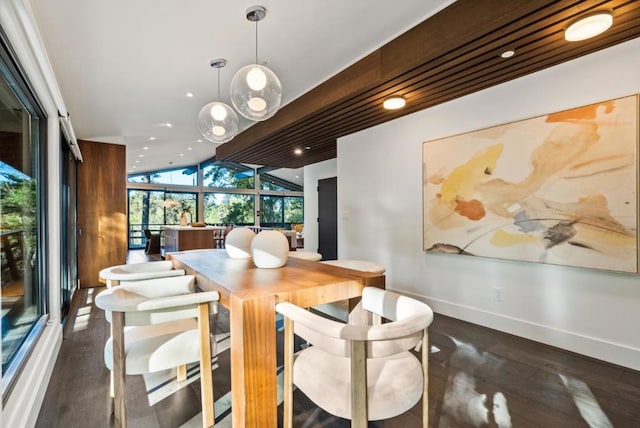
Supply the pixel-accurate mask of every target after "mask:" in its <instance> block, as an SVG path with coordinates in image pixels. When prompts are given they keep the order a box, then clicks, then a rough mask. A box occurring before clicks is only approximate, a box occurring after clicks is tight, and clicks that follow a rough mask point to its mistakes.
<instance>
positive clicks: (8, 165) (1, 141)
mask: <svg viewBox="0 0 640 428" xmlns="http://www.w3.org/2000/svg"><path fill="white" fill-rule="evenodd" d="M21 76H22V74H21V73H20V72H19V70H18V68H17V67H16V65H15V63H14V62H13V59H12V56H11V54H10V52H9V50H8V49H7V48H6V45H4V44H2V43H0V202H1V205H0V227H1V234H2V236H1V238H2V239H1V240H2V251H1V259H2V274H1V278H2V280H1V282H2V295H1V296H2V297H1V309H2V390H3V397H7V396H8V393H9V392H10V390H11V387H12V384H13V381H14V380H15V378H16V375H17V374H18V373H19V370H20V367H21V365H22V364H23V363H24V361H25V360H26V356H27V355H28V352H29V350H30V349H31V347H32V346H33V345H34V343H35V341H36V340H37V337H38V335H39V333H40V331H41V329H42V328H43V326H44V324H45V322H46V313H47V308H46V299H45V296H46V294H45V290H46V288H45V287H46V284H45V278H46V275H45V272H46V268H45V264H44V259H45V258H44V251H43V248H45V245H44V244H45V240H44V237H45V223H44V212H45V208H46V207H45V204H44V201H45V195H46V193H45V188H44V180H43V177H44V176H45V175H44V172H45V171H44V169H43V167H42V165H44V164H45V156H44V153H45V152H44V147H45V128H44V123H45V120H44V119H45V118H44V114H43V113H42V112H41V110H40V109H39V108H38V105H37V102H36V100H35V99H34V98H33V97H32V95H31V92H30V91H29V90H28V87H27V84H26V82H24V80H22V77H21Z"/></svg>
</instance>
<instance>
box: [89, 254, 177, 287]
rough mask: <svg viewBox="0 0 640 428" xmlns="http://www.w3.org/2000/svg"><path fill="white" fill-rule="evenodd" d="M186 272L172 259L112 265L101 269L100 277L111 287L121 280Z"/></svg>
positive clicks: (151, 277) (161, 276)
mask: <svg viewBox="0 0 640 428" xmlns="http://www.w3.org/2000/svg"><path fill="white" fill-rule="evenodd" d="M184 274H185V271H184V270H183V269H174V268H173V263H172V262H171V261H170V260H163V261H157V262H144V263H132V264H126V265H117V266H110V267H107V268H104V269H102V270H101V271H100V278H102V279H103V280H104V281H105V282H106V284H107V287H109V288H111V287H113V286H116V285H118V284H119V283H120V282H121V281H140V280H144V279H153V278H164V277H169V276H180V275H184Z"/></svg>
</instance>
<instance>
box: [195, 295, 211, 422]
mask: <svg viewBox="0 0 640 428" xmlns="http://www.w3.org/2000/svg"><path fill="white" fill-rule="evenodd" d="M210 330H211V329H210V326H209V303H200V304H199V305H198V331H199V333H200V334H199V341H200V391H201V395H202V426H203V427H204V428H207V427H212V426H214V424H215V408H214V403H215V402H214V399H213V373H212V372H211V338H210V334H211V331H210Z"/></svg>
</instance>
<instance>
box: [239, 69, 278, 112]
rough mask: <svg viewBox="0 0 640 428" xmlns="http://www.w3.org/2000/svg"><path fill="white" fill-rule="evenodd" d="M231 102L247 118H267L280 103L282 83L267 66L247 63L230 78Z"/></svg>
mask: <svg viewBox="0 0 640 428" xmlns="http://www.w3.org/2000/svg"><path fill="white" fill-rule="evenodd" d="M231 102H232V103H233V106H234V107H235V108H236V110H238V112H239V113H240V114H241V115H242V116H244V117H246V118H247V119H249V120H255V121H263V120H267V119H269V118H270V117H271V116H273V115H274V114H276V112H277V111H278V109H279V108H280V104H282V84H281V83H280V80H279V79H278V76H276V74H275V73H274V72H273V71H271V70H269V69H268V68H267V67H265V66H262V65H259V64H250V65H247V66H245V67H242V68H241V69H240V70H239V71H238V72H237V73H236V75H235V76H233V80H231Z"/></svg>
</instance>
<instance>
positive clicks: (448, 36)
mask: <svg viewBox="0 0 640 428" xmlns="http://www.w3.org/2000/svg"><path fill="white" fill-rule="evenodd" d="M603 9H606V10H609V11H611V12H612V14H613V16H614V26H613V27H612V28H611V29H610V30H609V31H607V32H606V33H605V34H603V35H601V36H599V37H596V38H594V39H592V40H589V41H584V42H579V43H567V42H566V41H565V40H564V30H565V28H566V27H567V26H568V24H569V23H570V22H571V21H573V20H574V19H575V18H576V17H578V16H581V15H583V14H584V13H590V12H592V11H596V10H603ZM487 11H492V13H487ZM481 12H484V14H483V15H482V17H484V18H483V20H482V22H478V19H477V18H478V14H479V13H481ZM458 30H459V31H458ZM638 36H640V1H628V0H610V1H604V0H603V1H577V0H571V1H569V0H565V1H549V0H535V1H510V2H504V1H502V0H482V1H478V0H458V1H457V2H456V3H454V4H453V5H452V6H450V7H448V8H446V9H444V10H443V11H441V12H440V13H439V14H437V15H434V16H433V17H431V18H429V19H428V20H426V21H425V22H423V23H421V24H419V25H418V26H416V27H415V28H413V29H412V30H409V31H408V32H407V33H405V34H403V35H401V36H400V37H398V38H397V39H395V40H394V41H392V42H390V43H388V44H387V45H385V46H383V47H382V48H380V49H379V50H377V51H375V52H373V53H372V54H371V55H369V56H367V57H366V58H364V59H362V60H360V61H358V62H357V63H356V64H354V65H353V66H351V67H349V68H348V69H346V70H344V71H343V72H341V73H339V74H338V75H336V76H334V77H333V78H331V79H329V80H328V81H327V82H325V83H323V84H321V85H319V86H318V87H316V88H315V89H313V90H312V91H310V92H309V93H308V94H306V95H303V96H302V97H300V98H299V99H297V100H294V101H293V102H291V103H290V104H289V105H287V106H285V107H283V108H282V109H281V110H280V111H279V112H278V113H277V114H276V115H275V116H274V117H273V118H271V119H269V120H268V121H265V122H261V123H258V124H256V125H254V126H253V127H251V128H249V129H248V130H247V131H245V132H243V133H242V134H240V135H238V136H236V138H235V139H234V140H232V141H231V142H229V143H226V144H224V145H222V146H220V147H218V149H217V153H216V157H217V158H219V159H226V160H231V161H236V162H245V163H254V164H262V165H270V166H279V167H289V168H298V167H301V166H304V165H308V164H311V163H315V162H319V161H323V160H327V159H331V158H333V157H335V156H336V141H337V139H338V138H340V137H342V136H344V135H348V134H351V133H354V132H357V131H360V130H363V129H366V128H369V127H371V126H375V125H377V124H380V123H383V122H386V121H388V120H393V119H395V118H398V117H401V116H404V115H406V114H410V113H413V112H416V111H419V110H423V109H425V108H428V107H432V106H434V105H437V104H440V103H443V102H446V101H450V100H452V99H455V98H458V97H461V96H464V95H468V94H471V93H473V92H477V91H479V90H482V89H486V88H489V87H491V86H494V85H497V84H500V83H503V82H506V81H509V80H512V79H515V78H518V77H522V76H524V75H527V74H530V73H533V72H536V71H539V70H542V69H544V68H547V67H551V66H553V65H557V64H560V63H562V62H565V61H568V60H571V59H574V58H577V57H579V56H582V55H586V54H589V53H592V52H595V51H597V50H600V49H604V48H606V47H610V46H613V45H615V44H618V43H622V42H624V41H627V40H631V39H633V38H636V37H638ZM506 49H515V50H516V53H517V54H516V55H515V56H514V57H512V58H510V59H503V58H501V57H500V56H499V54H500V53H501V52H503V51H504V50H506ZM390 94H402V95H404V96H405V98H406V99H407V106H406V107H405V108H404V109H402V110H401V111H386V110H384V109H383V108H382V105H381V104H382V101H383V100H384V98H386V97H387V96H388V95H390ZM305 147H310V149H309V150H305ZM296 148H301V149H303V153H302V155H295V154H294V149H296Z"/></svg>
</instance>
